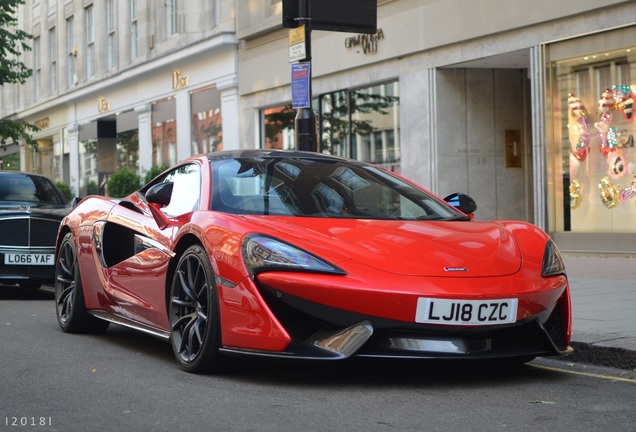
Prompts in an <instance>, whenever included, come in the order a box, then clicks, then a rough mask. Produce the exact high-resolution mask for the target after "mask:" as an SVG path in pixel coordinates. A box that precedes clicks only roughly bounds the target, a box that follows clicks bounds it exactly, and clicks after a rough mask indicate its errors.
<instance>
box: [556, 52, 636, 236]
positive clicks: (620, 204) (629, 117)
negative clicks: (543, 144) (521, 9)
mask: <svg viewBox="0 0 636 432" xmlns="http://www.w3.org/2000/svg"><path fill="white" fill-rule="evenodd" d="M635 68H636V46H635V47H628V48H621V49H614V50H608V51H606V52H600V53H593V54H589V55H583V56H577V57H575V58H566V59H563V60H559V61H553V62H552V64H551V68H550V70H551V71H552V73H553V76H552V82H553V83H554V93H553V95H552V97H551V100H552V101H553V104H554V105H553V111H552V116H553V117H552V118H553V125H554V128H553V136H554V144H555V154H556V157H557V158H558V159H557V160H558V163H557V164H556V167H557V169H556V170H555V184H556V185H557V187H556V194H555V196H556V198H557V202H558V203H559V204H558V205H557V209H556V216H557V218H556V219H557V221H556V222H557V226H556V228H557V230H558V231H572V232H636V226H634V224H633V220H634V218H635V217H636V148H635V147H634V135H636V126H635V123H634V121H633V113H632V110H633V105H634V98H635V97H636V96H635V94H636V69H635ZM561 179H562V181H561Z"/></svg>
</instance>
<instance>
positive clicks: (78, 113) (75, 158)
mask: <svg viewBox="0 0 636 432" xmlns="http://www.w3.org/2000/svg"><path fill="white" fill-rule="evenodd" d="M19 21H20V27H21V28H22V29H24V30H26V31H28V32H29V33H31V34H32V35H33V37H34V39H33V41H32V42H33V50H32V51H31V52H27V53H25V54H24V59H23V61H24V63H25V64H27V65H28V66H29V67H31V68H32V70H33V76H32V77H31V79H30V81H29V82H28V83H27V84H25V85H23V86H6V87H3V88H2V89H1V90H0V110H1V111H0V114H1V115H2V116H3V117H19V118H21V119H24V120H26V121H29V122H31V123H34V124H36V125H37V126H38V127H39V128H40V131H39V132H38V133H37V134H36V135H35V138H36V139H37V141H38V151H34V150H33V149H31V148H28V147H25V146H24V145H22V146H19V151H20V152H21V153H22V154H21V156H22V157H21V165H22V167H21V168H22V169H23V170H29V171H37V172H40V173H43V174H46V175H48V176H50V177H52V178H55V179H57V180H62V181H64V182H66V183H68V184H69V185H70V186H71V188H72V189H73V190H74V191H75V192H76V193H77V194H78V195H81V196H84V195H86V194H88V193H96V192H99V191H103V185H104V183H105V180H106V179H107V177H108V175H109V174H110V173H112V172H114V171H116V170H117V169H119V168H121V167H122V166H128V167H130V168H131V169H133V170H134V171H137V172H138V173H139V174H140V175H141V176H142V177H143V176H144V175H145V173H146V172H147V171H148V170H149V169H150V168H151V167H152V166H162V165H170V164H172V163H175V162H177V161H178V160H181V159H184V158H186V157H188V156H190V155H192V154H193V153H200V152H204V151H213V150H218V149H221V148H232V147H235V148H236V147H238V130H239V127H238V113H239V99H238V70H237V63H238V62H237V55H238V54H237V45H238V41H237V40H236V37H235V13H234V2H233V1H231V0H189V1H188V2H187V4H186V2H185V1H180V0H166V1H162V2H155V1H151V0H103V1H93V0H27V1H26V2H25V4H24V5H23V6H21V7H20V10H19Z"/></svg>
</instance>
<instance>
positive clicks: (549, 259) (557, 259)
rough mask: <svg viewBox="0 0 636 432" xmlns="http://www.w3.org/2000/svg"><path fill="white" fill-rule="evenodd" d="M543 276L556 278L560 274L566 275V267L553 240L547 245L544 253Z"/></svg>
mask: <svg viewBox="0 0 636 432" xmlns="http://www.w3.org/2000/svg"><path fill="white" fill-rule="evenodd" d="M541 274H542V275H543V276H555V275H558V274H565V265H564V264H563V259H562V258H561V252H559V248H557V246H556V244H554V242H553V241H552V240H548V243H547V244H546V245H545V252H544V253H543V270H542V271H541Z"/></svg>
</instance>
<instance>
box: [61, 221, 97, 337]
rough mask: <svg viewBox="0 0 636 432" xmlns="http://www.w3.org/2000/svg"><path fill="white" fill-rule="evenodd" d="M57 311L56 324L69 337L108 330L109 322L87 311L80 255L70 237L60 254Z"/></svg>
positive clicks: (65, 240) (70, 235) (66, 236)
mask: <svg viewBox="0 0 636 432" xmlns="http://www.w3.org/2000/svg"><path fill="white" fill-rule="evenodd" d="M55 308H56V312H57V322H58V323H59V325H60V327H61V328H62V330H64V331H65V332H67V333H101V332H104V331H106V329H107V328H108V325H109V323H108V321H104V320H101V319H99V318H95V317H94V316H92V315H90V314H89V313H88V312H87V311H86V305H85V303H84V289H83V287H82V278H81V277H80V270H79V265H78V264H77V251H76V249H75V242H74V241H73V235H72V234H71V233H68V234H66V235H65V236H64V238H63V239H62V243H60V249H59V250H58V253H57V261H56V263H55Z"/></svg>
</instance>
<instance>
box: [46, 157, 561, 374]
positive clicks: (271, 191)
mask: <svg viewBox="0 0 636 432" xmlns="http://www.w3.org/2000/svg"><path fill="white" fill-rule="evenodd" d="M448 200H449V202H445V201H444V200H441V199H439V198H438V197H436V196H434V195H433V194H431V193H430V192H428V191H426V190H424V189H422V188H421V187H419V186H417V185H415V184H413V183H412V182H410V181H408V180H406V179H404V178H402V177H400V176H397V175H395V174H393V173H391V172H389V171H387V170H385V169H383V168H380V167H377V166H374V165H370V164H365V163H361V162H358V161H352V160H347V159H341V158H336V157H331V156H326V155H322V154H318V153H308V152H294V151H290V152H287V151H265V150H244V151H233V152H220V153H212V154H208V155H199V156H195V157H192V158H190V159H188V160H185V161H183V162H181V163H179V164H178V165H176V166H174V167H173V168H171V169H169V170H167V171H166V172H164V173H163V174H161V175H160V176H159V177H157V178H156V179H154V180H153V181H152V182H151V183H149V184H148V185H146V186H145V187H144V188H143V189H141V190H140V191H138V192H135V193H132V194H131V195H129V196H127V197H125V198H121V199H113V198H107V197H99V196H91V197H87V198H85V199H84V200H83V201H82V202H81V203H80V204H79V205H78V206H77V207H75V209H74V210H73V211H72V212H71V213H70V214H69V215H68V216H67V217H66V218H65V219H64V220H63V221H62V224H61V228H60V232H59V236H58V240H57V248H56V258H55V263H56V279H57V281H56V285H55V302H56V310H57V318H58V321H59V324H60V326H61V327H62V329H63V330H64V331H65V332H69V333H74V332H102V331H105V330H106V328H107V327H108V325H109V323H115V324H120V325H124V326H128V327H132V328H135V329H138V330H141V331H143V332H146V333H150V334H153V335H156V336H159V337H161V338H165V339H166V340H170V341H171V343H172V348H173V350H174V353H175V356H176V358H177V360H178V362H179V364H180V365H181V366H182V367H183V369H185V370H187V371H190V372H214V371H217V370H219V369H220V368H221V367H222V366H223V364H224V362H225V360H226V359H227V358H228V357H231V356H257V357H258V356H261V357H270V358H286V359H312V360H338V359H346V358H349V357H378V358H379V357H383V358H408V359H429V360H430V359H436V360H455V359H467V360H471V361H474V360H481V359H501V360H507V361H520V362H523V361H528V360H530V359H532V358H534V357H536V356H548V355H559V354H564V353H566V352H569V350H570V349H571V348H569V342H570V333H571V305H570V291H569V285H568V280H567V277H566V273H565V269H564V266H563V262H562V260H561V257H560V255H559V251H558V249H557V247H556V246H555V244H554V243H553V242H552V241H551V240H550V238H549V237H548V235H547V234H546V233H545V232H543V231H542V230H541V229H539V228H537V227H536V226H534V225H531V224H529V223H525V222H519V221H499V222H476V221H474V220H473V219H472V218H471V217H470V216H469V215H467V214H468V213H472V212H473V211H474V209H475V205H474V201H472V200H471V199H470V198H469V197H467V196H465V195H461V194H455V195H453V196H452V197H449V198H448ZM453 204H454V205H455V206H457V207H459V210H458V209H457V208H456V207H455V206H454V205H453ZM460 210H463V211H460Z"/></svg>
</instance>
